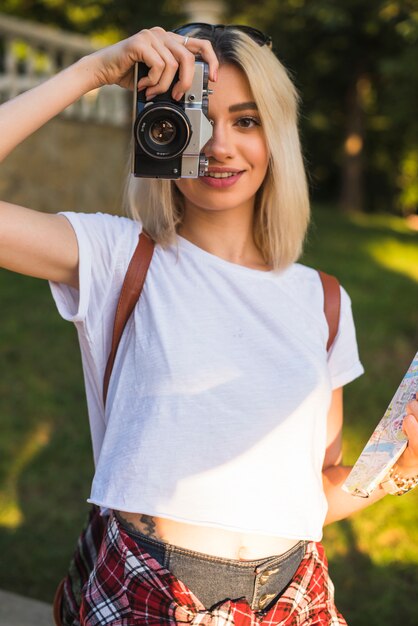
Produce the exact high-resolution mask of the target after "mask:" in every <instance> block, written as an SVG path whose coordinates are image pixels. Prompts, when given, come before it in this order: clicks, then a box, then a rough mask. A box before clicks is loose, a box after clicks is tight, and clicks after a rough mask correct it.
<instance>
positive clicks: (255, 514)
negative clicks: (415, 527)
mask: <svg viewBox="0 0 418 626" xmlns="http://www.w3.org/2000/svg"><path fill="white" fill-rule="evenodd" d="M64 215H66V217H67V218H68V219H69V221H70V222H71V224H72V226H73V228H74V230H75V232H76V235H77V239H78V245H79V252H80V291H79V292H78V291H77V290H74V289H72V288H71V287H68V286H65V285H61V284H56V283H52V284H51V288H52V293H53V296H54V298H55V301H56V304H57V306H58V310H59V312H60V314H61V315H62V316H63V317H64V318H65V319H67V320H71V321H73V322H74V323H75V325H76V327H77V331H78V335H79V341H80V348H81V354H82V361H83V369H84V378H85V385H86V393H87V402H88V409H89V417H90V424H91V432H92V440H93V450H94V458H95V462H96V472H95V476H94V480H93V485H92V491H91V496H90V499H89V501H90V502H93V503H96V504H98V505H101V506H103V507H108V508H111V509H119V510H122V511H129V512H142V513H145V514H148V515H155V516H160V517H165V518H170V519H173V520H177V521H181V522H188V523H192V524H198V525H204V526H211V527H218V528H223V529H228V530H235V531H243V532H254V533H258V534H263V535H274V536H279V537H288V538H295V539H313V540H319V539H320V538H321V536H322V525H323V521H324V518H325V514H326V508H327V504H326V499H325V496H324V493H323V488H322V476H321V467H322V463H323V458H324V453H325V447H326V417H327V412H328V409H329V405H330V399H331V390H332V389H334V388H337V387H340V386H341V385H344V384H346V383H347V382H349V381H351V380H353V379H354V378H356V377H357V376H359V375H360V374H361V373H362V371H363V368H362V366H361V364H360V362H359V358H358V353H357V344H356V338H355V329H354V324H353V319H352V315H351V306H350V300H349V297H348V296H347V294H346V292H345V291H344V290H342V309H341V319H340V326H339V333H338V335H337V338H336V341H335V343H334V346H333V348H332V350H331V352H330V354H329V355H327V352H326V343H327V337H328V327H327V323H326V320H325V316H324V313H323V290H322V286H321V283H320V280H319V277H318V273H317V271H316V270H313V269H311V268H308V267H305V266H303V265H300V264H294V265H292V266H290V267H289V268H288V269H286V270H285V271H282V272H263V271H258V270H253V269H249V268H246V267H243V266H240V265H237V264H234V263H230V262H228V261H225V260H223V259H220V258H219V257H216V256H214V255H212V254H210V253H208V252H206V251H204V250H202V249H201V248H199V247H197V246H195V245H194V244H192V243H191V242H189V241H187V240H186V239H184V238H182V237H178V245H175V246H172V247H170V248H168V249H165V250H164V249H163V248H161V246H158V245H157V246H156V247H155V252H154V256H153V259H152V262H151V265H150V268H149V271H148V275H147V279H146V282H145V286H144V290H143V292H142V295H141V298H140V300H139V302H138V304H137V306H136V308H135V310H134V313H133V315H132V317H131V319H130V320H129V322H128V325H127V327H126V329H125V332H124V334H123V336H122V340H121V343H120V346H119V350H118V354H117V357H116V361H115V365H114V369H113V374H112V377H111V381H110V385H109V393H108V398H107V403H106V411H105V414H104V412H103V401H102V387H103V376H104V370H105V366H106V361H107V357H108V353H109V349H110V341H111V331H112V328H113V320H114V315H115V308H116V304H117V300H118V297H119V292H120V289H121V286H122V282H123V279H124V276H125V273H126V270H127V267H128V264H129V261H130V259H131V256H132V254H133V251H134V249H135V247H136V245H137V242H138V234H139V232H140V225H139V224H138V223H137V222H134V221H132V220H130V219H128V218H122V217H116V216H110V215H103V214H77V213H65V214H64Z"/></svg>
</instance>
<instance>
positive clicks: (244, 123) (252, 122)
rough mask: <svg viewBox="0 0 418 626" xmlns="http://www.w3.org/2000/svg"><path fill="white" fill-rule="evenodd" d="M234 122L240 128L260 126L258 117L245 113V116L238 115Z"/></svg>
mask: <svg viewBox="0 0 418 626" xmlns="http://www.w3.org/2000/svg"><path fill="white" fill-rule="evenodd" d="M236 124H237V125H238V126H239V127H240V128H254V127H255V126H261V121H260V119H259V118H258V117H251V116H250V115H247V116H245V117H240V118H239V119H238V120H237V121H236Z"/></svg>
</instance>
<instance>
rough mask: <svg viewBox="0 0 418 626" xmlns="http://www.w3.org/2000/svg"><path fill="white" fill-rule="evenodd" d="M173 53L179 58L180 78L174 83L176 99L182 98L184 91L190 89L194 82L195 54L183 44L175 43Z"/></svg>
mask: <svg viewBox="0 0 418 626" xmlns="http://www.w3.org/2000/svg"><path fill="white" fill-rule="evenodd" d="M172 50H173V54H174V55H175V57H176V59H178V69H179V80H178V81H177V82H176V84H175V85H174V88H173V91H172V96H173V98H174V99H175V100H180V98H181V97H182V96H183V95H184V93H185V92H186V91H187V90H188V89H190V87H191V86H192V83H193V76H194V72H195V56H194V54H192V53H191V52H190V51H189V50H186V48H185V47H184V46H183V45H179V44H178V43H175V45H174V46H173V45H172Z"/></svg>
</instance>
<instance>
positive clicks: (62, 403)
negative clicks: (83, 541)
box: [0, 0, 418, 626]
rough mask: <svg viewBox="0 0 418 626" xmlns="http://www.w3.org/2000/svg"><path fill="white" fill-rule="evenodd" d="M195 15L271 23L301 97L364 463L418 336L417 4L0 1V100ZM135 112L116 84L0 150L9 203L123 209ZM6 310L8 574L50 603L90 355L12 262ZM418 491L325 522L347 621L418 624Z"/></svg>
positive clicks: (3, 518)
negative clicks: (352, 323)
mask: <svg viewBox="0 0 418 626" xmlns="http://www.w3.org/2000/svg"><path fill="white" fill-rule="evenodd" d="M187 21H208V22H212V23H217V22H223V23H240V24H250V25H252V26H255V27H257V28H260V29H261V30H263V31H264V32H266V33H268V34H270V35H271V36H272V37H273V42H274V49H275V52H276V54H277V55H278V57H279V58H280V59H281V61H282V62H283V63H284V64H285V66H286V67H287V68H288V70H289V72H290V74H291V76H292V78H293V80H294V82H295V83H296V85H297V88H298V90H299V92H300V94H301V119H300V131H301V137H302V143H303V149H304V155H305V160H306V165H307V170H308V173H309V180H310V186H311V196H312V201H313V226H312V228H311V231H310V235H309V238H308V242H307V247H306V252H305V256H304V258H303V261H304V262H306V263H308V264H310V265H313V266H315V267H320V268H321V269H324V270H325V271H329V272H331V273H334V274H336V275H337V276H338V277H339V279H340V281H341V282H342V283H343V284H344V286H345V287H346V288H347V289H348V291H349V293H350V295H351V297H352V300H353V308H354V314H355V319H356V322H357V332H358V340H359V346H360V352H361V357H362V361H363V363H364V365H365V368H366V375H365V376H363V377H362V378H361V379H360V380H358V381H356V382H354V383H353V384H352V385H350V386H348V389H347V392H346V404H347V409H346V422H347V426H346V432H345V436H346V448H345V461H346V462H347V463H351V462H354V460H355V459H356V457H357V455H358V454H359V453H360V452H361V449H362V447H363V446H364V444H365V442H366V440H367V439H368V437H369V435H370V434H371V431H372V429H373V427H374V425H375V424H376V422H377V421H378V420H379V419H380V417H381V416H382V414H383V412H384V410H385V409H386V406H387V405H388V403H389V401H390V400H391V397H392V395H393V393H394V391H395V389H396V386H397V385H398V384H399V382H400V380H401V378H402V376H403V373H404V370H405V369H406V368H407V367H408V365H409V363H410V361H411V360H412V357H413V355H414V353H415V352H416V350H417V349H418V314H417V309H418V307H417V305H418V290H417V282H418V242H417V232H418V215H417V211H418V118H417V104H418V62H417V59H418V54H417V53H418V45H417V44H418V3H417V0H406V1H400V0H399V1H391V0H368V1H367V2H364V0H344V1H342V0H340V1H338V0H315V2H312V1H310V2H309V0H258V2H257V3H254V2H251V1H249V0H241V1H240V2H238V1H237V0H223V1H220V0H212V1H208V2H205V1H201V2H199V1H190V2H180V1H179V0H153V1H152V2H151V1H150V0H147V1H146V2H144V1H143V2H137V1H135V2H134V1H133V0H118V1H117V2H116V1H114V0H84V1H80V2H74V1H72V0H65V1H64V0H2V2H1V4H0V101H5V100H8V99H9V98H12V97H13V96H15V95H17V94H18V93H20V92H21V91H24V90H26V89H28V88H30V87H32V86H34V85H35V84H37V83H38V82H39V81H41V80H45V79H46V78H47V77H48V76H49V75H51V74H53V73H55V72H56V71H58V70H59V69H61V68H62V67H65V66H67V65H69V64H71V63H72V62H74V61H75V60H77V59H78V58H80V57H81V56H83V55H85V54H88V53H89V52H92V51H94V50H95V49H96V48H97V47H101V46H103V45H107V44H109V43H113V42H115V41H117V40H118V39H120V38H123V37H125V36H127V35H130V34H132V33H134V32H136V31H137V30H140V29H142V28H147V27H151V26H153V25H160V26H163V27H164V28H167V29H169V28H171V27H174V26H177V25H179V24H181V23H184V22H187ZM130 117H131V103H130V95H129V94H127V93H125V92H124V91H123V90H121V89H119V88H117V87H106V88H102V89H100V90H97V91H95V92H91V93H90V94H87V95H86V96H85V97H83V98H82V99H81V100H80V101H79V102H77V103H75V104H74V105H72V107H69V108H68V109H66V110H65V111H64V113H63V114H62V115H61V116H59V117H58V118H56V119H55V120H52V121H51V122H49V123H48V124H47V125H46V126H45V127H43V128H42V129H40V130H39V131H38V132H36V133H35V134H34V135H33V136H32V137H30V138H29V139H28V140H27V141H26V142H24V144H22V145H21V146H19V147H18V148H17V149H16V150H15V151H14V153H13V154H11V155H10V157H8V159H7V160H6V161H5V162H4V163H3V164H1V166H0V193H1V197H2V199H4V200H7V201H11V202H16V203H19V204H22V205H26V206H30V207H33V208H36V209H40V210H46V211H58V210H80V211H111V212H122V211H123V206H122V205H123V183H124V179H125V176H126V173H127V163H128V156H129V141H130ZM0 307H1V310H2V312H3V313H5V314H3V316H2V323H1V325H0V368H1V369H0V371H1V377H0V397H1V400H0V432H1V438H0V587H2V588H4V589H8V590H11V591H15V592H18V593H24V594H26V595H29V596H32V597H35V598H39V599H43V600H47V601H50V600H51V598H52V596H53V592H54V587H55V585H56V583H57V581H58V580H59V579H60V577H61V576H62V575H63V574H64V572H65V569H66V566H67V563H68V560H69V557H70V555H71V551H72V549H73V547H74V543H75V541H76V538H77V536H78V532H79V530H80V528H81V525H82V523H83V519H84V517H85V515H86V511H87V505H86V504H85V499H86V497H87V495H88V490H89V483H90V480H91V476H92V471H93V468H92V461H91V451H90V439H89V433H88V428H87V417H86V407H85V398H84V391H83V386H82V372H81V364H80V359H79V355H78V348H77V341H76V335H75V332H74V329H73V328H72V327H70V326H69V325H67V324H66V323H65V322H63V321H62V320H60V319H59V317H58V314H57V313H56V311H55V309H54V306H53V304H52V299H51V296H50V293H49V290H48V286H47V285H46V284H44V283H43V282H41V281H37V280H34V279H28V278H25V277H21V276H18V275H13V274H11V273H9V272H6V271H1V272H0ZM417 491H418V490H417ZM417 504H418V494H417V493H412V494H408V495H406V496H405V497H402V498H393V497H387V498H385V499H384V500H383V501H382V502H380V503H378V504H377V505H375V506H374V507H372V508H370V509H368V510H366V511H365V512H363V513H361V514H358V515H357V516H355V517H353V518H352V519H350V520H346V521H344V522H341V523H339V524H334V525H333V526H331V527H329V528H327V529H326V533H325V539H324V540H325V544H326V547H327V550H328V554H329V557H330V565H331V575H332V577H333V579H334V581H335V583H336V588H337V593H336V596H337V603H338V605H339V607H340V608H341V609H342V611H343V612H344V614H345V615H346V617H347V619H348V622H349V623H350V625H352V626H374V625H376V626H377V625H379V626H380V625H385V624H388V625H389V624H397V625H398V624H399V625H402V626H416V625H417V624H418V600H417V595H416V589H417V584H418V568H417V565H418V507H417Z"/></svg>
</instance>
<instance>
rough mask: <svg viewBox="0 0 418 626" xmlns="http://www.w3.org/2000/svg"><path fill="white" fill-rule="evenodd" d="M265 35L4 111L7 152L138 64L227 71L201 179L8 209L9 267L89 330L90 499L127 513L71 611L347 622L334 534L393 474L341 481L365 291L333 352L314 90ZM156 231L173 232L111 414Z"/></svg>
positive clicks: (79, 76)
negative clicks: (331, 545)
mask: <svg viewBox="0 0 418 626" xmlns="http://www.w3.org/2000/svg"><path fill="white" fill-rule="evenodd" d="M268 44H269V40H268V38H267V37H265V36H264V35H263V34H262V33H260V32H259V31H256V30H255V29H250V28H244V27H223V26H217V27H211V26H207V25H199V26H198V27H193V26H189V27H187V28H183V29H180V30H179V31H178V32H175V33H171V32H166V31H164V30H163V29H162V28H152V29H150V30H144V31H141V32H139V33H138V34H136V35H135V36H133V37H130V38H129V39H127V40H125V41H122V42H120V43H118V44H116V45H114V46H111V47H108V48H105V49H103V50H101V51H99V52H97V53H94V54H92V55H89V56H87V57H85V58H83V59H81V60H80V61H79V62H77V63H75V64H74V65H72V66H71V67H69V68H68V69H66V70H64V71H63V72H61V73H59V74H58V75H57V76H55V77H53V78H51V79H50V80H48V81H47V82H46V83H44V84H42V85H40V86H39V87H36V88H35V89H33V90H32V91H29V92H27V93H24V94H22V95H21V96H19V97H18V98H16V99H15V100H13V101H10V102H8V103H6V104H4V105H3V106H2V107H1V109H0V131H1V132H0V137H1V142H0V144H1V145H0V150H1V156H2V157H3V158H4V157H5V156H6V155H7V154H8V153H9V152H10V151H11V150H12V149H13V148H14V147H15V146H16V145H17V144H18V143H20V142H21V141H23V140H24V139H25V138H26V137H27V136H28V135H30V134H31V133H32V132H34V131H35V130H36V129H37V128H39V127H40V126H41V125H42V124H44V123H45V122H47V121H48V120H49V119H51V118H52V117H54V116H55V115H56V114H58V113H59V112H60V111H62V109H64V108H65V107H66V106H68V105H69V104H70V103H72V102H74V101H75V100H76V99H77V98H79V97H80V96H82V95H83V94H85V93H86V92H88V91H89V90H91V89H94V88H97V87H100V86H102V85H105V84H115V83H116V84H119V85H121V86H122V87H129V88H131V89H133V88H136V87H137V86H136V85H133V74H132V66H133V64H134V63H135V62H137V61H142V62H144V63H145V64H146V65H147V66H148V67H149V68H150V70H149V74H148V76H147V77H145V78H143V79H141V81H140V84H139V88H146V89H147V96H148V97H149V98H152V97H153V96H155V95H156V94H159V93H163V92H165V91H166V90H167V89H168V88H169V87H170V85H171V83H172V81H173V79H174V76H175V73H176V71H177V70H179V80H178V82H177V83H176V84H175V85H174V88H173V90H172V95H173V98H175V99H176V100H179V99H180V98H181V97H182V94H184V92H185V91H186V90H187V89H188V88H189V87H190V85H191V82H192V77H193V72H194V62H195V55H197V54H199V55H200V56H201V57H202V58H203V59H204V60H205V61H206V62H207V63H208V64H209V75H210V85H209V86H210V88H211V89H212V90H213V94H212V95H211V96H210V98H209V117H210V120H211V123H212V125H213V136H212V138H211V139H210V141H209V142H208V143H207V145H206V146H205V150H204V151H205V154H206V155H207V157H208V159H209V169H208V171H207V173H206V174H205V176H204V177H200V178H197V179H179V180H176V181H166V180H165V181H163V180H145V179H135V180H131V181H130V183H129V193H128V196H129V199H130V207H131V215H132V217H131V218H129V219H128V218H121V217H115V216H110V215H102V214H95V215H83V214H76V213H68V214H65V215H47V214H42V213H38V212H34V211H31V210H29V209H26V208H22V207H17V206H12V205H10V204H7V203H1V223H0V224H1V225H0V241H1V245H0V262H1V264H2V265H3V266H4V267H6V268H8V269H11V270H14V271H16V272H21V273H25V274H29V275H33V276H37V277H41V278H45V279H48V280H49V281H51V287H52V292H53V295H54V298H55V300H56V303H57V306H58V309H59V311H60V313H61V315H63V317H65V318H66V319H69V320H72V321H73V322H74V323H75V325H76V326H77V329H78V333H79V340H80V347H81V352H82V358H83V367H84V373H85V382H86V392H87V398H88V405H89V415H90V422H91V429H92V439H93V449H94V456H95V462H96V472H95V476H94V480H93V485H92V491H91V496H90V499H89V500H90V502H92V503H95V504H97V505H100V506H101V507H103V509H107V510H109V511H110V512H111V514H110V521H109V524H108V528H107V531H106V536H105V538H104V541H103V545H102V550H101V553H100V556H99V559H98V562H97V564H96V566H95V569H94V571H93V572H92V575H91V576H90V579H89V581H88V584H87V585H86V586H85V588H84V590H83V598H82V606H81V613H80V616H79V618H77V620H76V621H74V623H79V622H80V623H81V624H83V625H86V626H93V625H96V624H100V625H104V624H109V625H110V624H113V625H116V624H118V625H122V624H124V625H128V624H129V625H133V624H153V625H155V624H177V623H188V624H225V625H226V624H243V625H244V624H248V625H250V624H255V623H260V624H263V623H264V624H270V625H272V624H282V625H285V624H304V623H306V624H308V623H309V624H333V625H335V624H344V623H345V621H344V619H343V618H342V617H341V615H340V614H339V613H338V611H337V609H336V608H335V605H334V600H333V587H332V583H331V581H330V580H329V578H328V573H327V564H326V559H325V556H324V553H323V549H322V547H321V545H320V544H319V543H318V542H319V541H320V539H321V535H322V527H323V525H324V523H329V522H331V521H333V520H337V519H341V518H343V517H346V516H348V515H350V514H351V513H353V512H354V511H356V510H359V509H361V508H363V507H365V506H368V505H369V504H371V503H372V502H374V501H376V500H378V499H380V498H381V497H382V496H384V495H385V489H384V485H383V486H382V487H380V488H379V489H377V490H376V491H375V492H374V494H373V495H372V497H371V498H369V499H367V500H363V499H356V498H354V497H352V496H351V495H348V494H347V493H345V492H344V491H342V490H341V485H342V483H343V482H344V480H345V478H346V476H347V474H348V472H349V468H347V467H343V466H342V465H341V431H342V422H343V410H342V405H343V401H342V387H343V385H345V384H346V383H348V382H349V381H351V380H353V379H354V378H356V377H357V376H358V375H360V374H361V373H362V367H361V364H360V362H359V359H358V354H357V345H356V340H355V330H354V325H353V320H352V316H351V310H350V301H349V298H348V296H347V294H346V293H345V291H344V290H342V294H341V297H342V301H341V316H340V322H339V331H338V335H337V337H336V340H335V342H334V344H333V346H332V348H331V350H330V351H329V353H327V350H326V344H327V337H328V329H327V323H326V320H325V317H324V313H323V300H324V296H323V290H322V287H321V283H320V280H319V277H318V274H317V272H316V271H315V270H313V269H310V268H308V267H305V266H302V265H300V264H297V263H296V261H297V258H298V257H299V255H300V252H301V247H302V242H303V239H304V236H305V231H306V228H307V225H308V216H309V204H308V193H307V185H306V179H305V174H304V169H303V162H302V157H301V153H300V147H299V140H298V134H297V95H296V93H295V89H294V86H293V85H292V83H291V81H290V80H289V77H288V76H287V74H286V72H285V70H284V68H283V66H282V65H281V64H280V63H279V61H278V60H277V59H276V57H275V56H274V54H273V52H272V51H271V49H270V48H269V45H268ZM57 209H59V207H57ZM141 228H144V230H146V231H147V232H148V234H149V235H150V236H151V237H152V238H153V239H154V240H155V242H156V247H155V251H154V256H153V259H152V263H151V265H150V268H149V271H148V275H147V279H146V283H145V287H144V291H143V293H142V295H141V298H140V300H139V302H138V304H137V306H136V308H135V310H134V313H133V315H132V316H131V319H130V320H129V323H128V325H127V328H126V330H125V332H124V335H123V337H122V341H121V344H120V348H119V351H118V356H117V359H116V362H115V366H114V370H113V374H112V379H111V383H110V387H109V393H108V396H107V401H106V407H105V409H104V407H103V401H102V395H101V394H102V383H103V376H104V370H105V365H106V360H107V356H108V353H109V349H110V340H111V331H112V326H113V320H114V316H115V308H116V304H117V300H118V297H119V292H120V289H121V286H122V283H123V279H124V276H125V273H126V270H127V267H128V264H129V261H130V259H131V256H132V253H133V251H134V249H135V247H136V245H137V240H138V235H139V233H140V232H141ZM417 418H418V402H417V401H413V402H411V403H410V404H409V406H408V415H407V416H406V418H405V421H404V429H405V432H406V434H407V435H408V437H409V445H408V447H407V449H406V451H405V452H404V454H403V455H402V457H401V458H400V460H399V461H398V470H397V471H398V474H399V475H400V476H403V477H415V476H416V474H417V473H418V424H417ZM398 480H400V479H398ZM411 484H414V481H412V482H411ZM78 619H79V622H78Z"/></svg>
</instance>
